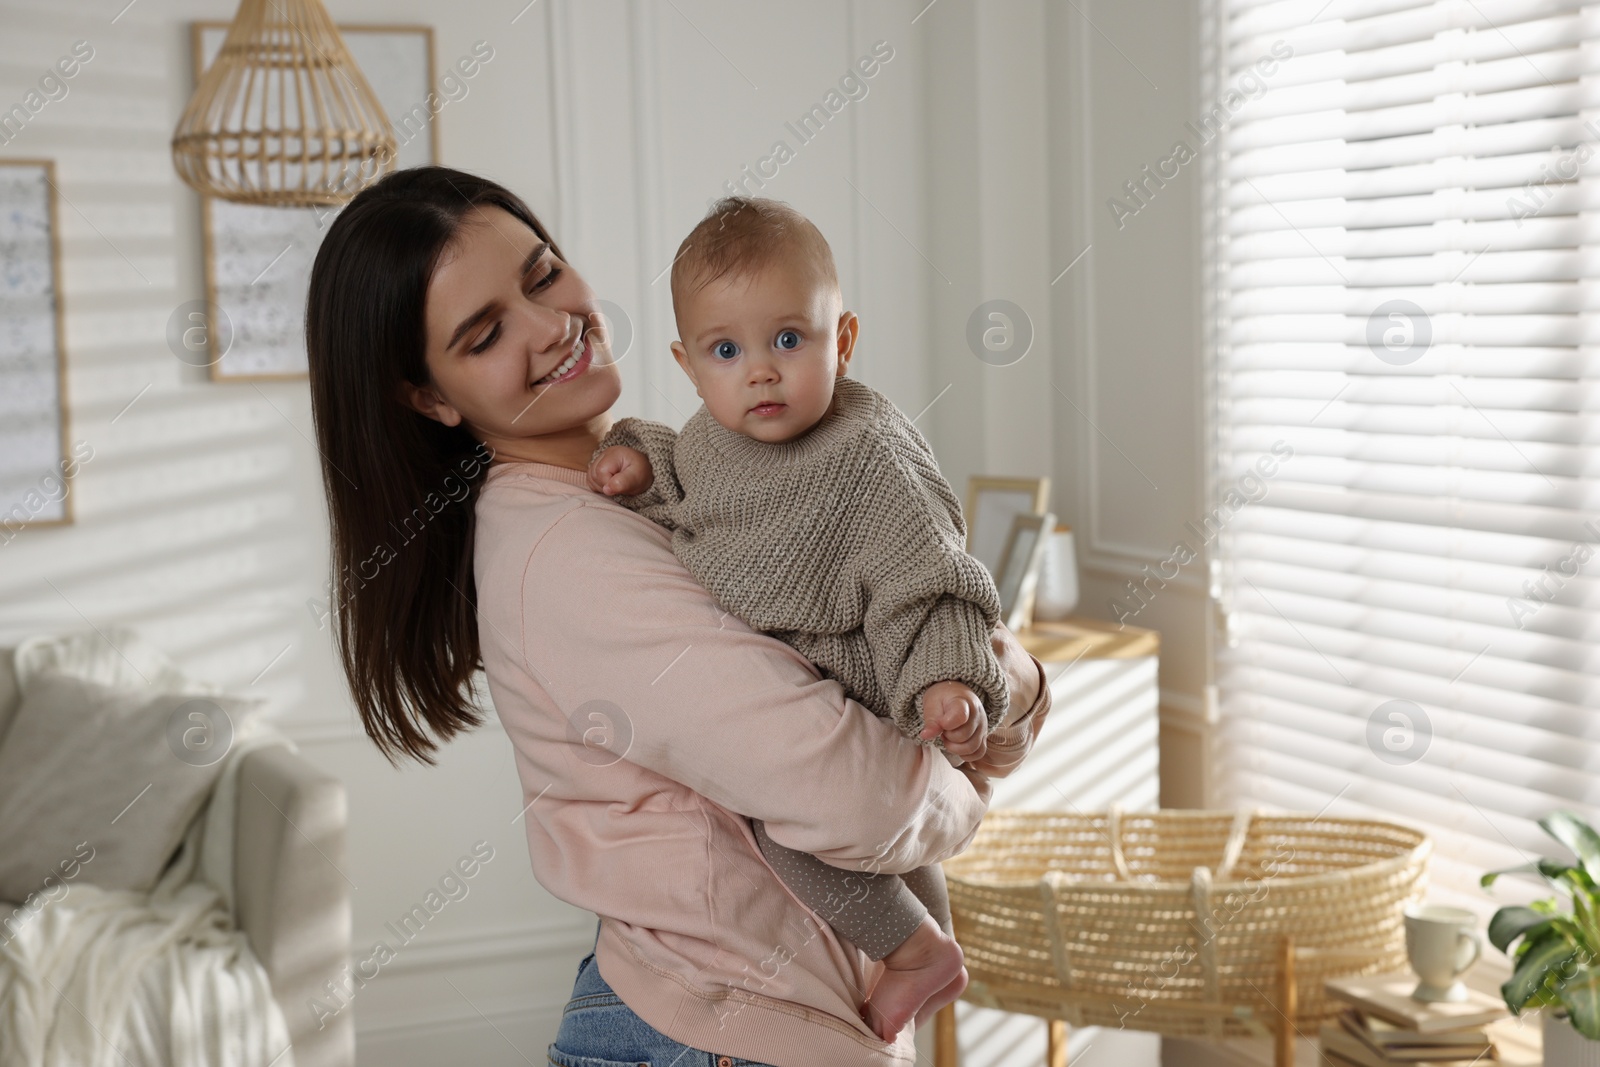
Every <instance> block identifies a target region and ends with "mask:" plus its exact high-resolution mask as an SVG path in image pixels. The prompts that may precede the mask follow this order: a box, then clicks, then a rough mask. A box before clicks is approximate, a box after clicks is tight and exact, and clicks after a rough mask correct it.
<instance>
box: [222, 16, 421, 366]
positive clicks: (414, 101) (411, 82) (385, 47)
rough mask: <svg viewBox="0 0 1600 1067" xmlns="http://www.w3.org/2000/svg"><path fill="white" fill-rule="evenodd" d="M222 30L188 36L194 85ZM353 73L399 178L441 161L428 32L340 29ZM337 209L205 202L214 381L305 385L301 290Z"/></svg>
mask: <svg viewBox="0 0 1600 1067" xmlns="http://www.w3.org/2000/svg"><path fill="white" fill-rule="evenodd" d="M227 31H228V24H227V23H226V22H196V23H194V24H193V26H192V30H191V44H192V46H193V49H194V70H195V77H196V79H198V78H199V76H200V75H201V74H202V73H204V71H205V69H206V68H207V67H208V66H210V64H211V60H212V59H213V58H215V56H216V54H217V52H218V50H220V49H221V47H222V42H223V39H224V38H225V37H226V36H227ZM339 33H340V34H341V35H342V36H343V37H344V40H345V44H346V45H347V46H348V47H349V49H350V54H351V56H353V57H354V58H355V61H356V65H357V66H359V67H360V68H361V73H362V74H363V75H364V76H365V77H366V79H367V82H368V83H369V84H370V85H371V86H372V91H373V92H374V93H376V94H377V96H378V102H379V103H381V104H382V105H383V109H384V111H385V113H386V114H387V115H388V116H389V122H390V124H391V125H392V126H393V127H394V131H395V140H396V141H397V142H398V145H399V154H398V158H397V159H396V161H395V166H396V168H405V167H419V166H425V165H427V164H429V163H434V162H437V160H438V158H439V149H438V139H439V116H438V114H437V113H436V110H435V109H431V108H430V107H429V106H428V100H429V94H430V93H432V92H433V90H434V68H433V29H432V27H429V26H369V25H353V26H340V27H339ZM338 213H339V209H338V208H336V207H334V208H328V207H258V206H255V205H251V204H235V203H233V202H232V201H228V200H218V199H216V198H214V197H202V198H201V206H200V214H201V231H202V241H203V251H202V254H203V257H204V260H205V278H206V301H207V303H208V305H209V306H210V308H211V313H212V314H213V315H217V316H225V317H226V321H225V323H214V324H213V325H212V329H211V330H209V331H208V333H209V336H210V337H212V338H227V341H226V343H225V344H222V345H220V347H221V348H222V351H218V352H209V351H208V352H206V353H204V355H205V357H206V362H207V364H208V365H209V367H210V374H211V378H212V380H213V381H264V380H273V379H281V378H303V377H305V376H306V373H307V365H306V350H305V336H304V324H305V308H306V288H307V285H308V283H309V281H310V278H311V264H312V261H313V260H314V259H315V258H316V254H317V248H318V246H319V245H321V243H322V238H323V235H324V234H326V233H327V232H328V226H329V224H331V223H332V222H333V220H334V218H335V216H337V215H338Z"/></svg>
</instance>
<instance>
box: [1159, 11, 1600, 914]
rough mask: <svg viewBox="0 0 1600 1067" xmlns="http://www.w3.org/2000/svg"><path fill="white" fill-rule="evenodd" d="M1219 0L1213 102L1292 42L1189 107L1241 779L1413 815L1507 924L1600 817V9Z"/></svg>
mask: <svg viewBox="0 0 1600 1067" xmlns="http://www.w3.org/2000/svg"><path fill="white" fill-rule="evenodd" d="M1220 2H1221V17H1220V19H1219V21H1218V23H1217V24H1216V26H1215V27H1214V31H1215V38H1214V42H1215V49H1214V51H1213V53H1212V54H1214V55H1216V56H1217V57H1219V58H1218V59H1217V68H1216V69H1215V70H1213V71H1212V72H1211V74H1212V78H1213V86H1214V88H1215V90H1216V92H1215V94H1214V95H1213V96H1212V97H1211V99H1212V100H1215V101H1218V102H1219V103H1220V102H1221V101H1222V100H1223V99H1224V94H1225V93H1226V92H1227V91H1228V90H1229V89H1230V88H1233V87H1237V86H1239V85H1240V84H1241V83H1240V79H1241V77H1242V76H1244V75H1246V73H1247V72H1250V71H1252V70H1256V67H1255V64H1256V63H1257V61H1258V60H1260V59H1261V58H1262V57H1264V56H1269V55H1273V56H1277V57H1278V59H1279V62H1278V63H1277V65H1276V69H1275V70H1274V71H1273V72H1272V73H1271V74H1264V73H1259V72H1257V75H1256V76H1257V77H1258V79H1259V81H1260V82H1261V83H1263V84H1264V85H1265V89H1264V90H1263V91H1260V92H1257V93H1253V94H1252V96H1253V98H1252V99H1249V100H1247V101H1245V102H1243V105H1242V106H1238V105H1239V104H1240V101H1239V99H1238V98H1237V97H1235V98H1234V99H1233V100H1232V102H1231V103H1230V104H1229V105H1228V106H1227V107H1226V108H1225V109H1223V110H1222V111H1221V112H1220V113H1219V112H1213V113H1212V115H1211V116H1210V117H1209V119H1208V118H1207V117H1206V116H1202V120H1201V122H1200V123H1198V124H1196V126H1195V127H1194V128H1193V129H1192V130H1191V133H1193V134H1196V135H1198V134H1201V133H1207V134H1210V133H1212V132H1214V127H1215V138H1214V143H1212V142H1211V141H1210V140H1208V139H1207V138H1202V140H1204V141H1206V143H1207V144H1208V147H1209V148H1210V149H1213V150H1214V152H1213V154H1212V155H1211V156H1210V160H1211V161H1210V162H1209V163H1208V164H1206V166H1208V167H1209V168H1210V169H1209V171H1208V172H1207V173H1208V176H1209V184H1208V187H1207V196H1208V203H1209V205H1210V207H1211V209H1212V215H1211V216H1210V217H1209V219H1208V226H1209V233H1208V244H1207V248H1208V255H1207V280H1208V297H1209V303H1208V307H1209V309H1210V310H1209V318H1208V322H1209V334H1208V348H1209V353H1210V358H1211V361H1212V366H1213V369H1214V379H1213V382H1212V399H1213V401H1214V411H1215V414H1214V420H1213V424H1212V430H1213V440H1212V459H1213V463H1212V464H1211V476H1210V485H1211V492H1210V494H1209V496H1210V499H1211V502H1212V508H1213V510H1212V512H1211V514H1210V515H1209V516H1207V517H1205V518H1204V519H1202V520H1201V521H1200V522H1199V523H1195V524H1190V526H1189V527H1188V528H1187V529H1186V530H1185V531H1184V535H1183V538H1184V541H1185V542H1186V543H1188V544H1190V545H1194V544H1195V543H1197V542H1199V543H1203V544H1205V545H1206V546H1207V547H1208V549H1209V552H1210V557H1211V559H1212V563H1213V570H1212V594H1213V596H1214V598H1215V600H1216V603H1217V608H1218V619H1219V626H1220V634H1219V637H1220V640H1219V641H1218V642H1217V648H1218V651H1217V653H1216V664H1215V675H1214V682H1215V684H1216V694H1217V701H1218V713H1219V719H1220V726H1219V730H1218V746H1217V752H1218V759H1219V765H1218V772H1219V773H1218V777H1217V780H1218V781H1219V782H1220V783H1221V787H1220V788H1221V794H1222V795H1221V797H1220V798H1219V799H1221V800H1223V801H1224V802H1227V803H1234V804H1241V805H1264V806H1268V807H1286V808H1294V809H1298V810H1306V811H1313V812H1314V811H1319V810H1322V809H1323V808H1325V807H1327V806H1329V805H1333V807H1332V808H1331V809H1330V810H1333V811H1336V812H1338V813H1341V814H1366V815H1370V816H1375V817H1385V816H1393V817H1400V818H1402V819H1405V820H1407V821H1409V822H1412V823H1413V824H1415V825H1418V826H1420V827H1422V828H1423V829H1425V830H1428V831H1429V832H1430V833H1432V834H1433V835H1434V836H1435V838H1436V841H1437V844H1438V851H1437V853H1436V860H1435V863H1434V883H1435V892H1436V893H1438V894H1441V895H1443V896H1445V897H1447V898H1454V899H1457V900H1458V901H1459V902H1461V903H1465V904H1468V905H1470V906H1472V907H1475V908H1477V909H1478V910H1479V911H1480V912H1482V913H1487V911H1488V910H1490V909H1492V907H1493V902H1492V901H1490V900H1489V899H1488V898H1487V897H1486V896H1485V895H1484V894H1483V892H1482V891H1481V890H1480V889H1478V887H1477V876H1478V875H1479V874H1480V873H1482V872H1483V871H1484V870H1487V869H1490V868H1494V867H1501V866H1511V865H1515V864H1517V863H1520V862H1523V860H1524V859H1525V858H1526V856H1527V855H1532V854H1540V853H1545V852H1548V851H1549V850H1550V848H1551V845H1550V843H1549V842H1548V841H1547V840H1546V839H1545V838H1544V837H1543V835H1542V833H1541V832H1540V831H1539V829H1538V827H1537V825H1536V822H1537V820H1538V819H1539V818H1540V817H1542V816H1543V815H1545V814H1548V813H1549V812H1550V811H1552V810H1554V809H1556V808H1560V807H1569V808H1576V809H1577V810H1579V811H1580V812H1582V813H1583V814H1585V815H1588V816H1590V817H1593V816H1595V815H1596V813H1597V812H1600V712H1597V709H1600V4H1584V3H1579V2H1574V0H1437V2H1426V0H1333V2H1331V3H1325V2H1324V0H1311V2H1305V3H1302V2H1300V0H1264V2H1263V0H1256V2H1252V0H1220ZM1275 47H1276V49H1277V51H1273V49H1274V48H1275ZM1285 51H1288V52H1289V53H1290V54H1289V55H1288V57H1287V58H1284V52H1285ZM1229 112H1232V113H1231V114H1229ZM1219 114H1220V115H1221V117H1222V118H1223V119H1224V120H1225V125H1220V126H1215V124H1213V125H1208V122H1209V121H1210V120H1213V119H1216V118H1217V117H1218V115H1219ZM1285 450H1288V451H1290V452H1292V454H1291V455H1288V456H1287V458H1285ZM1269 460H1270V461H1271V462H1270V464H1269V466H1271V468H1272V473H1271V474H1270V476H1269V475H1265V474H1262V473H1260V471H1261V470H1262V467H1261V466H1260V464H1262V463H1263V462H1266V461H1269ZM1396 709H1400V710H1401V711H1403V712H1404V713H1405V716H1407V717H1405V718H1403V719H1402V720H1396V719H1394V718H1392V716H1391V714H1390V713H1391V712H1393V711H1395V710H1396ZM1413 710H1414V712H1415V715H1414V716H1413V714H1412V712H1413ZM1412 718H1415V720H1416V722H1418V723H1420V724H1421V728H1420V729H1419V730H1412V731H1411V732H1410V733H1406V732H1405V731H1403V730H1402V731H1400V732H1399V733H1394V732H1393V731H1394V730H1395V729H1396V725H1395V724H1396V723H1397V722H1401V721H1404V722H1410V721H1412ZM1386 738H1387V739H1388V740H1385V739H1386ZM1396 738H1401V739H1402V740H1404V739H1407V738H1409V740H1405V743H1404V744H1401V745H1400V747H1399V748H1398V749H1396V748H1395V747H1393V745H1391V743H1390V742H1391V741H1394V739H1396ZM1531 891H1532V889H1531V887H1529V892H1531Z"/></svg>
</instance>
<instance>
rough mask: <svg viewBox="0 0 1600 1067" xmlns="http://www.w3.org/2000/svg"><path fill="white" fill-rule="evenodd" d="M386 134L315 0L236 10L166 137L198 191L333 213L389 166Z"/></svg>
mask: <svg viewBox="0 0 1600 1067" xmlns="http://www.w3.org/2000/svg"><path fill="white" fill-rule="evenodd" d="M396 150H397V146H396V144H395V137H394V131H393V129H392V128H391V127H390V125H389V119H388V117H387V116H385V115H384V112H383V108H382V107H381V106H380V105H379V103H378V98H377V96H376V94H374V93H373V91H372V87H371V86H370V85H368V84H367V80H366V78H364V77H362V74H361V70H360V68H359V67H357V66H356V63H355V60H354V59H352V58H351V57H350V52H349V50H348V49H347V48H346V47H345V44H344V39H343V38H342V37H340V36H339V30H338V28H337V27H335V26H334V24H333V19H332V18H330V17H329V15H328V12H327V10H326V9H325V8H324V7H323V6H322V3H321V0H240V4H239V10H238V12H237V13H236V14H235V15H234V17H233V24H232V25H231V26H229V27H228V36H227V39H226V40H224V41H223V43H222V48H221V50H220V51H219V52H218V53H217V57H216V59H215V60H213V61H212V63H211V66H209V67H208V68H206V71H205V73H204V74H203V75H201V77H200V81H199V84H198V85H197V86H196V87H195V91H194V96H193V97H191V98H190V100H189V106H188V107H186V108H185V109H184V112H183V118H182V119H180V120H179V121H178V128H177V130H176V131H174V133H173V135H172V162H173V165H174V166H175V167H176V168H177V170H178V175H179V177H181V178H182V179H183V180H184V181H185V182H187V183H188V184H189V185H190V186H192V187H193V188H194V189H195V190H196V191H198V192H200V193H203V194H205V195H207V196H216V197H221V198H222V199H224V200H233V201H236V202H238V203H241V204H261V205H273V206H282V207H309V206H312V205H319V204H320V205H335V204H342V203H344V202H345V201H347V200H349V199H350V198H351V197H352V196H354V195H355V194H356V193H357V192H359V191H360V190H361V188H362V187H363V186H365V185H367V184H368V183H369V182H371V181H373V180H374V179H376V178H377V177H378V176H379V175H381V174H383V173H384V172H386V171H388V170H390V169H391V168H393V166H394V159H395V152H396Z"/></svg>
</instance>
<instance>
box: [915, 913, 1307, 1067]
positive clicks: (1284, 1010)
mask: <svg viewBox="0 0 1600 1067" xmlns="http://www.w3.org/2000/svg"><path fill="white" fill-rule="evenodd" d="M1276 992H1277V1003H1276V1004H1275V1005H1273V1007H1275V1008H1276V1009H1277V1016H1278V1019H1277V1025H1276V1027H1274V1029H1273V1051H1272V1063H1273V1067H1295V1063H1294V1060H1295V1055H1294V1039H1295V1034H1296V1030H1295V1025H1294V1016H1295V1012H1296V1011H1298V1010H1299V1002H1300V996H1299V989H1298V987H1297V986H1296V984H1295V975H1294V939H1293V938H1290V937H1285V938H1283V940H1282V941H1281V942H1280V943H1279V946H1278V983H1277V990H1276ZM1046 1025H1047V1027H1048V1036H1047V1037H1046V1045H1045V1064H1046V1067H1067V1035H1068V1034H1069V1033H1070V1032H1071V1031H1070V1030H1069V1029H1068V1027H1067V1024H1066V1023H1064V1022H1062V1021H1061V1020H1060V1019H1049V1020H1047V1021H1046ZM933 1064H934V1067H960V1064H961V1049H960V1048H959V1047H958V1046H957V1045H956V1006H955V1005H954V1004H946V1005H945V1006H944V1007H942V1008H940V1009H939V1012H938V1014H937V1015H935V1016H934V1020H933Z"/></svg>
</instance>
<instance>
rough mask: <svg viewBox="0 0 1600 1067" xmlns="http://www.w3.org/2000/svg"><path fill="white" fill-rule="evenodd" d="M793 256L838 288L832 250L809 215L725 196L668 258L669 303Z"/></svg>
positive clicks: (761, 200)
mask: <svg viewBox="0 0 1600 1067" xmlns="http://www.w3.org/2000/svg"><path fill="white" fill-rule="evenodd" d="M796 259H798V261H799V262H801V263H804V264H806V265H807V266H809V267H810V268H812V269H813V270H814V271H815V272H816V274H817V277H818V278H819V279H820V280H822V281H824V282H826V283H828V284H829V285H831V286H833V287H834V288H838V286H839V272H838V270H837V269H836V268H835V266H834V263H833V250H832V249H831V248H829V247H828V242H827V239H826V238H824V237H823V236H822V231H820V230H818V229H817V228H816V226H814V225H812V223H811V220H810V219H808V218H806V217H805V216H804V215H802V214H800V212H798V211H796V210H795V209H794V208H792V207H790V206H789V205H788V204H785V203H783V202H782V201H781V200H767V199H764V198H762V197H754V196H725V197H723V198H722V199H721V200H718V201H717V202H716V203H714V204H712V205H711V210H710V211H708V212H706V217H705V218H703V219H701V220H700V222H699V223H698V224H697V225H696V226H695V228H694V229H692V230H690V231H689V236H687V237H685V238H684V239H683V243H682V244H681V245H679V246H678V255H677V258H675V259H674V260H673V262H672V300H673V303H674V304H676V303H678V302H679V301H681V300H682V299H683V298H684V297H685V296H687V295H689V294H690V293H693V292H696V291H697V290H699V289H702V288H704V287H705V286H706V285H708V284H710V283H711V282H714V281H716V280H718V279H719V278H726V277H729V276H733V277H741V276H748V275H751V274H755V273H757V272H758V271H761V270H763V269H765V268H766V267H768V266H771V265H772V264H773V263H776V262H779V261H790V262H794V261H795V260H796Z"/></svg>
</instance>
